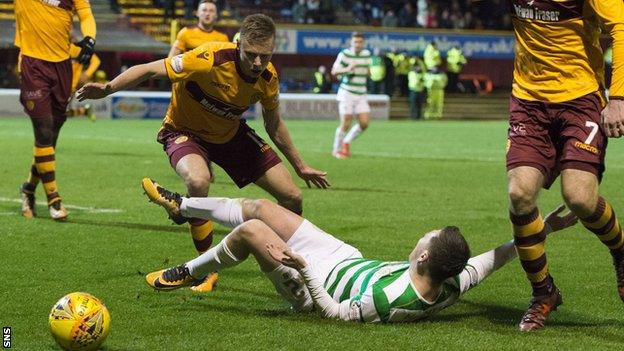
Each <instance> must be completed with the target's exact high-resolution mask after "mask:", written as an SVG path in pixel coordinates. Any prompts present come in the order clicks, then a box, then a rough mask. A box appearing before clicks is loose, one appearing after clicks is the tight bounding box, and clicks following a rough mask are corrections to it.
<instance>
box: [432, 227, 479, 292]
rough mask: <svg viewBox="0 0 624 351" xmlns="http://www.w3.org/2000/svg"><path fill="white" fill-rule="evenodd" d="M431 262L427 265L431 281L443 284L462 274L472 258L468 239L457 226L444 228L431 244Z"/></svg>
mask: <svg viewBox="0 0 624 351" xmlns="http://www.w3.org/2000/svg"><path fill="white" fill-rule="evenodd" d="M428 251H429V260H428V262H427V264H426V266H425V267H426V269H427V272H428V273H429V277H431V280H432V281H434V282H436V283H441V282H443V281H444V280H446V279H448V278H450V277H454V276H456V275H458V274H459V273H461V271H462V270H463V269H464V267H465V266H466V263H467V262H468V259H469V258H470V248H469V247H468V243H467V242H466V239H465V238H464V236H463V235H462V234H461V232H460V231H459V228H457V227H455V226H448V227H444V228H442V230H441V231H440V234H439V235H437V236H435V237H433V238H431V241H430V242H429V248H428Z"/></svg>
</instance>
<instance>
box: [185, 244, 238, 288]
mask: <svg viewBox="0 0 624 351" xmlns="http://www.w3.org/2000/svg"><path fill="white" fill-rule="evenodd" d="M228 236H229V235H228ZM228 236H226V237H225V238H223V240H221V242H219V243H218V244H217V245H215V246H213V247H212V248H211V249H210V250H208V251H206V252H204V253H203V254H201V255H199V256H197V257H196V258H194V259H192V260H190V261H188V262H187V263H186V267H188V269H189V273H191V275H192V276H193V277H194V278H196V279H203V278H204V277H206V276H207V275H208V274H210V273H212V272H217V271H220V270H222V269H225V268H230V267H234V266H236V265H237V264H239V263H240V262H241V261H240V260H239V259H238V258H236V257H235V256H234V254H232V251H230V249H229V248H228V247H227V244H226V242H227V238H228Z"/></svg>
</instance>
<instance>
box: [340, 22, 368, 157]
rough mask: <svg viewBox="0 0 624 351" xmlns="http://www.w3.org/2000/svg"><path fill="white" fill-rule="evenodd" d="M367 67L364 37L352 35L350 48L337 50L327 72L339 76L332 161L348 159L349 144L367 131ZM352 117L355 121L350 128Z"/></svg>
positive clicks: (354, 33) (349, 152) (357, 33)
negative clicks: (337, 118)
mask: <svg viewBox="0 0 624 351" xmlns="http://www.w3.org/2000/svg"><path fill="white" fill-rule="evenodd" d="M370 64H371V53H370V51H368V50H367V49H364V35H363V34H362V33H360V32H353V34H352V35H351V46H350V47H349V48H348V49H344V50H342V51H340V53H339V54H338V57H336V61H335V62H334V65H333V66H332V70H331V73H332V74H333V75H334V76H340V77H341V78H340V87H339V88H338V94H336V99H337V100H338V112H339V113H340V125H339V126H338V128H337V129H336V133H335V135H334V146H333V150H332V155H334V157H336V158H346V157H350V156H351V149H350V145H351V143H352V142H353V140H355V139H356V138H357V137H358V136H360V134H362V132H364V131H365V130H366V128H368V123H369V121H370V106H369V105H368V100H367V99H366V84H367V79H368V76H369V75H370ZM354 115H355V116H356V117H357V119H358V122H357V123H356V124H354V125H353V127H351V121H352V120H353V116H354ZM349 127H351V129H349Z"/></svg>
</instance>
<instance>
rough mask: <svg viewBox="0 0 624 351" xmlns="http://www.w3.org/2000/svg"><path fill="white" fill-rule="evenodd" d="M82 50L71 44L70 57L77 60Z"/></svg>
mask: <svg viewBox="0 0 624 351" xmlns="http://www.w3.org/2000/svg"><path fill="white" fill-rule="evenodd" d="M81 50H82V48H81V47H80V46H78V45H76V44H71V45H70V46H69V57H71V58H73V59H75V58H77V57H78V55H80V51H81Z"/></svg>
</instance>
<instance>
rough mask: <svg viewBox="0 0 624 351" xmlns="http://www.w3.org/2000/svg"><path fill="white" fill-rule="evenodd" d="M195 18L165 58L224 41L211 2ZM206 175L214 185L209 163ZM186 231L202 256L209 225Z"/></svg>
mask: <svg viewBox="0 0 624 351" xmlns="http://www.w3.org/2000/svg"><path fill="white" fill-rule="evenodd" d="M196 16H197V18H198V21H197V25H195V26H189V27H185V28H182V30H181V31H180V32H178V35H177V37H176V40H175V42H174V43H173V45H172V46H171V50H170V51H169V55H168V57H169V58H171V57H174V56H177V55H179V54H182V53H185V52H187V51H190V50H193V49H195V48H197V47H198V46H201V45H202V44H205V43H209V42H227V41H228V37H227V35H225V34H224V33H221V32H219V31H217V30H216V29H214V24H215V22H216V21H217V5H216V4H215V3H214V1H210V0H202V1H200V3H199V5H198V6H197V13H196ZM176 89H178V87H177V84H173V90H174V91H175V90H176ZM174 96H175V95H174ZM172 112H173V111H172ZM208 172H209V173H210V177H211V178H210V179H211V181H214V172H213V169H212V164H211V163H210V162H208ZM187 184H188V183H187ZM187 193H188V194H193V196H206V195H207V194H208V184H206V187H205V188H204V187H199V188H198V187H193V186H187ZM189 229H190V232H191V236H192V237H193V243H194V244H195V249H196V250H197V253H198V254H202V253H203V252H204V251H205V250H206V249H207V246H208V245H206V243H207V242H208V241H210V240H212V230H213V224H212V222H211V221H205V220H201V219H197V218H196V219H193V220H191V221H189ZM213 278H214V277H212V276H211V277H209V279H207V280H206V282H205V283H203V284H201V285H199V286H196V287H193V288H192V289H194V290H195V291H210V290H212V284H211V282H213V281H214V279H213Z"/></svg>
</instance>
